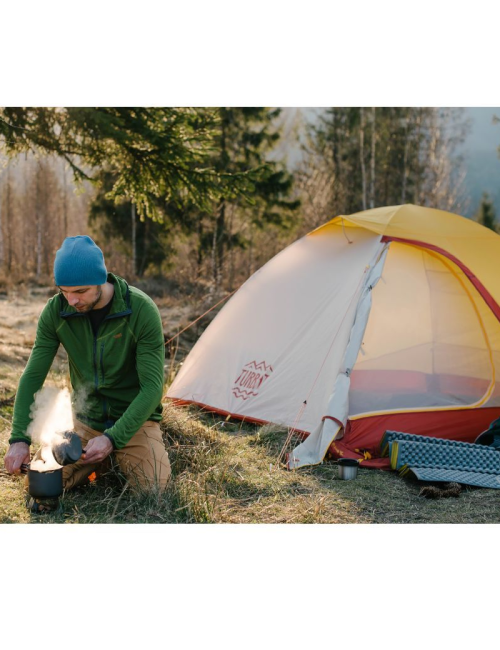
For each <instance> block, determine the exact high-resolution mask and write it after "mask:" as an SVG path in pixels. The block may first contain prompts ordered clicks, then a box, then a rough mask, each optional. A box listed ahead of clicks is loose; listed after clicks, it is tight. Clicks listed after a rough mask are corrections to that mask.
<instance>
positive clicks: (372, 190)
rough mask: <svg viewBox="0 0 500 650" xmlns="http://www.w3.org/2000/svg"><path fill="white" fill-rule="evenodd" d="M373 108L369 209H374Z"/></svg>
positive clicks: (373, 110)
mask: <svg viewBox="0 0 500 650" xmlns="http://www.w3.org/2000/svg"><path fill="white" fill-rule="evenodd" d="M375 110H376V109H375V108H372V151H371V160H370V176H371V177H370V208H374V207H375V139H376V134H375Z"/></svg>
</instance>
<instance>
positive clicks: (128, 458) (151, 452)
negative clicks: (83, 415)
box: [35, 420, 170, 490]
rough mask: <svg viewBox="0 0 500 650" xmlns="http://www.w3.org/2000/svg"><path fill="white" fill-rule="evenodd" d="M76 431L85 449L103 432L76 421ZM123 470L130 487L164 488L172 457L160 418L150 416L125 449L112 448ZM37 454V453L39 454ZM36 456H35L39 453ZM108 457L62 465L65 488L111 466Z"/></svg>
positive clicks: (75, 484)
mask: <svg viewBox="0 0 500 650" xmlns="http://www.w3.org/2000/svg"><path fill="white" fill-rule="evenodd" d="M74 430H75V432H76V433H77V434H78V435H79V436H80V439H81V441H82V447H83V448H84V449H85V446H86V445H87V443H88V441H89V440H91V439H92V438H95V437H96V436H100V435H102V434H101V432H100V431H95V430H94V429H91V428H90V427H88V426H87V425H85V424H83V423H82V422H78V421H76V422H75V426H74ZM113 455H114V457H115V460H116V461H117V463H118V465H119V467H120V469H121V471H122V472H123V474H124V475H125V477H126V478H127V480H128V482H129V484H130V487H132V488H138V489H150V488H154V487H157V488H160V489H161V490H163V489H164V488H165V487H166V485H167V483H168V480H169V478H170V461H169V459H168V453H167V451H166V449H165V444H164V442H163V439H162V435H161V429H160V425H159V424H158V422H152V421H151V420H148V421H147V422H145V423H144V424H143V425H142V427H141V428H140V429H139V431H137V433H135V434H134V435H133V436H132V438H131V439H130V440H129V442H128V444H127V445H126V446H125V447H123V448H122V449H116V450H115V451H114V452H113ZM36 456H38V454H36ZM36 456H35V457H36ZM109 460H110V459H109V457H108V458H105V459H104V460H103V461H102V462H100V463H95V464H94V463H91V464H85V463H82V462H76V463H73V464H72V465H66V466H65V467H63V485H64V489H65V490H71V488H74V487H76V486H77V485H82V484H83V483H86V482H87V480H88V477H89V476H90V475H91V474H92V473H93V472H96V473H97V474H102V473H103V471H105V470H106V469H107V468H108V467H109Z"/></svg>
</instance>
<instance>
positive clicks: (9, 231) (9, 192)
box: [5, 163, 13, 274]
mask: <svg viewBox="0 0 500 650" xmlns="http://www.w3.org/2000/svg"><path fill="white" fill-rule="evenodd" d="M6 198H7V201H6V203H7V205H6V206H5V226H6V230H7V255H6V258H7V271H8V273H9V274H10V273H12V257H13V250H12V179H11V175H10V163H9V164H8V165H7V197H6Z"/></svg>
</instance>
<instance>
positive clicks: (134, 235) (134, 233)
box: [130, 203, 137, 279]
mask: <svg viewBox="0 0 500 650" xmlns="http://www.w3.org/2000/svg"><path fill="white" fill-rule="evenodd" d="M130 216H131V226H132V279H134V278H135V275H136V272H137V250H136V248H137V247H136V238H137V223H136V219H135V203H132V208H131V211H130Z"/></svg>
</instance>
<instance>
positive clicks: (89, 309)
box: [83, 287, 102, 311]
mask: <svg viewBox="0 0 500 650" xmlns="http://www.w3.org/2000/svg"><path fill="white" fill-rule="evenodd" d="M101 297H102V289H101V287H99V293H98V294H97V298H96V299H95V300H94V302H91V303H90V305H87V306H86V307H85V309H84V310H83V311H92V309H94V307H95V306H96V305H97V303H98V302H99V300H100V299H101Z"/></svg>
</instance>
